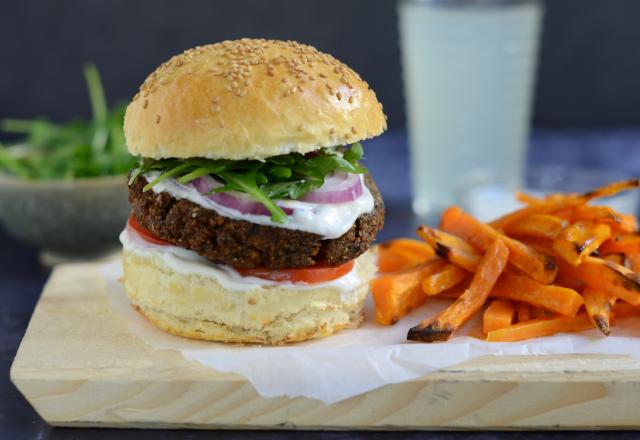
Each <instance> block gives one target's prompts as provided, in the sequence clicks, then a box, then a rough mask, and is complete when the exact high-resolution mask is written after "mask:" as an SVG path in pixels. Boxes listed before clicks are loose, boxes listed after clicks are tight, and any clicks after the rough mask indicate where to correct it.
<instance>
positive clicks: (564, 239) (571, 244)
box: [553, 221, 611, 267]
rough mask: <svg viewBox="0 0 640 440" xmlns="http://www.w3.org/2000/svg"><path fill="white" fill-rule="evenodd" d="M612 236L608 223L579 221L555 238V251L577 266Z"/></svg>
mask: <svg viewBox="0 0 640 440" xmlns="http://www.w3.org/2000/svg"><path fill="white" fill-rule="evenodd" d="M610 236H611V228H610V227H609V226H608V225H605V224H602V223H591V222H585V221H578V222H575V223H573V224H572V225H571V226H569V227H568V228H567V229H565V230H564V231H563V232H562V233H561V234H560V235H559V236H558V238H556V239H555V240H554V242H553V251H554V252H555V253H556V254H557V255H558V256H560V257H561V258H563V259H564V261H566V262H567V263H569V264H570V265H572V266H574V267H576V266H578V265H579V264H580V263H582V261H583V260H584V259H585V258H586V257H588V256H589V255H591V253H592V252H593V251H595V250H596V249H598V247H600V245H601V244H602V243H603V242H604V241H605V240H606V239H607V238H609V237H610Z"/></svg>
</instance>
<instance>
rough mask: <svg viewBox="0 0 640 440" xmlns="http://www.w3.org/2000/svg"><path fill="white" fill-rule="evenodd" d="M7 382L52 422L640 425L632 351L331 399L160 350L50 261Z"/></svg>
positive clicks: (81, 278)
mask: <svg viewBox="0 0 640 440" xmlns="http://www.w3.org/2000/svg"><path fill="white" fill-rule="evenodd" d="M11 379H12V380H13V382H14V383H15V385H16V386H17V387H18V389H19V390H20V391H21V392H22V394H23V395H24V396H25V397H26V398H27V399H28V400H29V402H30V403H31V404H32V405H33V407H34V408H35V409H36V411H37V412H38V413H39V414H40V415H41V416H42V417H43V418H44V419H45V420H46V421H47V422H49V423H51V424H52V425H56V426H104V427H154V428H158V427H167V428H173V427H188V428H225V427H233V428H272V429H273V428H282V429H294V428H295V429H315V428H320V429H442V428H447V429H471V428H480V429H496V428H497V429H527V428H547V429H570V428H621V427H625V428H634V427H639V426H640V414H639V413H638V410H637V408H638V406H639V404H640V371H639V370H638V367H637V364H636V363H635V362H634V361H632V360H631V359H629V358H626V357H617V356H596V355H571V356H544V357H543V356H527V357H500V358H497V357H484V358H480V359H476V360H474V361H472V362H468V363H466V364H463V365H459V366H456V367H452V368H448V369H446V370H442V371H439V372H436V373H433V374H431V375H428V376H425V377H424V378H421V379H418V380H414V381H410V382H405V383H402V384H397V385H389V386H385V387H383V388H380V389H378V390H375V391H372V392H369V393H367V394H364V395H361V396H357V397H354V398H351V399H348V400H345V401H342V402H339V403H337V404H333V405H329V406H327V405H324V404H323V403H321V402H319V401H316V400H312V399H306V398H295V399H289V398H286V397H281V398H265V397H261V396H258V395H257V394H256V392H255V390H254V389H253V387H252V386H251V385H250V384H249V383H248V382H247V381H246V380H245V379H244V378H243V377H242V376H239V375H235V374H230V373H218V372H215V371H213V370H211V369H209V368H207V367H204V366H202V365H200V364H199V363H197V362H188V361H186V360H184V359H183V358H182V357H181V355H180V354H179V353H177V352H175V351H169V350H165V351H158V350H154V349H152V348H150V347H149V346H147V345H145V344H144V343H143V342H141V341H140V340H139V339H137V338H136V337H135V336H134V335H133V334H131V333H130V332H129V330H128V329H127V326H126V324H125V323H124V322H123V321H122V320H121V319H120V318H119V317H117V316H116V315H115V314H114V313H113V312H112V311H111V308H110V306H109V304H108V300H107V298H106V296H105V294H104V285H103V282H102V280H101V278H100V277H99V275H98V272H97V265H95V264H75V265H66V266H61V267H59V268H57V269H56V270H55V271H54V273H53V275H52V277H51V279H50V280H49V282H48V283H47V285H46V286H45V289H44V292H43V294H42V297H41V299H40V301H39V302H38V305H37V307H36V309H35V311H34V314H33V317H32V319H31V323H30V324H29V327H28V329H27V332H26V335H25V337H24V339H23V341H22V344H21V346H20V349H19V351H18V353H17V355H16V358H15V361H14V363H13V366H12V369H11Z"/></svg>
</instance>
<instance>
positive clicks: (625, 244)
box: [371, 179, 640, 342]
mask: <svg viewBox="0 0 640 440" xmlns="http://www.w3.org/2000/svg"><path fill="white" fill-rule="evenodd" d="M639 186H640V181H639V180H637V179H635V180H629V181H624V182H616V183H613V184H610V185H607V186H604V187H602V188H598V189H596V190H594V191H589V192H588V193H585V194H552V195H550V196H547V197H545V198H536V197H532V196H529V195H526V194H522V193H519V194H518V199H519V200H520V201H521V202H523V203H524V204H525V206H524V207H523V208H521V209H519V210H517V211H514V212H512V213H510V214H507V215H505V216H503V217H501V218H499V219H497V220H495V221H493V222H491V223H489V224H485V223H482V222H480V221H478V220H477V219H475V218H474V217H473V216H471V215H470V214H468V213H466V212H464V211H463V210H462V209H461V208H459V207H457V206H452V207H450V208H448V209H447V210H445V212H444V213H443V215H442V219H441V222H440V227H439V228H438V229H435V228H430V227H428V226H426V225H423V226H420V227H419V228H418V231H417V233H418V236H419V237H420V238H421V239H422V240H412V239H408V238H403V239H398V240H393V241H391V242H388V243H384V244H382V245H380V247H379V251H380V253H379V260H380V272H381V275H380V276H379V277H378V278H377V279H375V280H374V281H373V282H372V286H371V287H372V293H373V298H374V301H375V305H376V319H377V321H378V322H379V323H380V324H385V325H390V324H395V323H396V322H397V321H398V320H399V319H401V318H402V317H403V316H405V315H407V314H408V313H410V312H411V311H412V310H414V309H416V308H417V307H419V306H420V305H422V304H423V303H424V302H425V301H430V299H429V298H439V299H453V302H452V303H451V304H450V305H449V306H448V307H447V308H445V309H444V310H442V311H441V312H440V313H438V314H436V315H435V316H430V317H426V319H424V320H423V321H422V322H420V323H419V324H417V325H415V326H414V327H412V328H411V329H410V330H409V332H408V335H407V339H409V340H414V341H422V342H435V341H446V340H448V339H449V338H450V337H451V336H452V335H453V334H454V332H455V331H456V330H457V329H458V328H460V327H461V326H462V325H463V324H464V323H465V322H467V321H468V320H469V319H471V318H472V317H473V316H474V315H476V314H477V313H480V312H481V311H482V310H483V309H484V311H483V312H482V314H483V316H482V318H483V319H482V322H483V333H484V335H485V337H486V340H487V341H493V342H511V341H519V340H522V339H529V338H535V337H541V336H548V335H552V334H555V333H559V332H578V331H582V330H586V329H589V328H594V327H595V328H597V329H599V330H600V331H601V332H602V334H603V335H609V334H610V333H611V331H612V327H613V325H614V323H615V318H616V317H618V318H623V317H631V316H640V273H639V272H638V271H639V270H640V233H638V222H637V220H636V218H635V217H634V216H631V215H628V214H620V213H618V212H616V211H615V210H613V209H612V208H610V207H607V206H600V205H592V204H590V202H591V201H592V200H594V199H597V198H601V197H608V196H611V195H614V194H616V193H617V192H619V191H624V190H628V189H632V188H638V187H639Z"/></svg>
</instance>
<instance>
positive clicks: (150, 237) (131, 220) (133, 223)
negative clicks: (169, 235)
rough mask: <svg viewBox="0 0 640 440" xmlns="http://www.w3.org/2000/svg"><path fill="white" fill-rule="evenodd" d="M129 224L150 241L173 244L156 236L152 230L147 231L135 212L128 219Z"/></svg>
mask: <svg viewBox="0 0 640 440" xmlns="http://www.w3.org/2000/svg"><path fill="white" fill-rule="evenodd" d="M127 226H129V227H130V228H131V229H133V230H134V231H136V232H137V233H138V235H140V236H141V237H142V238H144V239H145V240H146V241H148V242H150V243H153V244H159V245H163V246H164V245H168V244H171V243H169V242H168V241H164V240H163V239H161V238H158V237H156V236H155V235H153V234H152V233H151V232H149V231H147V230H146V229H145V228H143V227H142V226H140V223H138V220H136V218H135V217H134V216H133V214H131V215H130V216H129V220H127Z"/></svg>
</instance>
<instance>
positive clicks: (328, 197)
mask: <svg viewBox="0 0 640 440" xmlns="http://www.w3.org/2000/svg"><path fill="white" fill-rule="evenodd" d="M362 192H363V190H362V180H361V179H360V175H359V174H352V173H344V172H341V173H333V174H331V175H329V176H327V177H325V179H324V185H322V186H321V187H320V188H318V189H316V190H315V191H311V192H309V193H307V194H305V195H304V197H302V198H301V199H300V200H302V201H304V202H310V203H346V202H351V201H353V200H356V199H357V198H358V197H360V196H362Z"/></svg>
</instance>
